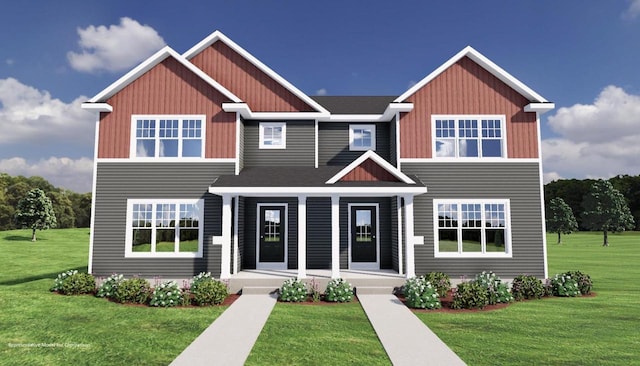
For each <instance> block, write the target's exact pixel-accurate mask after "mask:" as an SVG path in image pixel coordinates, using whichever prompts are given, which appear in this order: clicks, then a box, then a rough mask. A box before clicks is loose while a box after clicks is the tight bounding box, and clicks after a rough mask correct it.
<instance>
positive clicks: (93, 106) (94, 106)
mask: <svg viewBox="0 0 640 366" xmlns="http://www.w3.org/2000/svg"><path fill="white" fill-rule="evenodd" d="M80 108H82V109H84V110H87V111H95V112H113V107H112V106H111V105H109V104H108V103H82V104H81V105H80Z"/></svg>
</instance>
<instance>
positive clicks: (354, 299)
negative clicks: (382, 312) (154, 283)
mask: <svg viewBox="0 0 640 366" xmlns="http://www.w3.org/2000/svg"><path fill="white" fill-rule="evenodd" d="M278 302H279V303H283V304H295V305H312V306H335V305H340V304H348V303H349V302H332V301H324V296H320V301H313V299H312V298H311V296H308V297H307V300H305V301H301V302H292V301H291V302H290V301H280V300H278ZM350 302H351V303H358V302H359V301H358V297H357V296H353V297H352V298H351V301H350Z"/></svg>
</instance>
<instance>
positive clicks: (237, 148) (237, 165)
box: [234, 112, 244, 175]
mask: <svg viewBox="0 0 640 366" xmlns="http://www.w3.org/2000/svg"><path fill="white" fill-rule="evenodd" d="M241 124H242V121H241V120H240V114H239V113H237V112H236V157H235V159H234V160H235V164H236V169H235V173H236V175H238V174H240V153H241V152H240V128H242V126H241ZM243 159H244V157H243Z"/></svg>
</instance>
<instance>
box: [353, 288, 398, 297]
mask: <svg viewBox="0 0 640 366" xmlns="http://www.w3.org/2000/svg"><path fill="white" fill-rule="evenodd" d="M393 290H394V287H392V286H358V287H356V294H357V295H389V294H393Z"/></svg>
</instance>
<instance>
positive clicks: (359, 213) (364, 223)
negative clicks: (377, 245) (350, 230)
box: [356, 210, 373, 242]
mask: <svg viewBox="0 0 640 366" xmlns="http://www.w3.org/2000/svg"><path fill="white" fill-rule="evenodd" d="M356 241H357V242H373V233H372V226H371V210H356Z"/></svg>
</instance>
